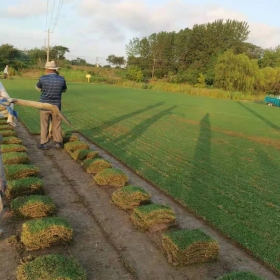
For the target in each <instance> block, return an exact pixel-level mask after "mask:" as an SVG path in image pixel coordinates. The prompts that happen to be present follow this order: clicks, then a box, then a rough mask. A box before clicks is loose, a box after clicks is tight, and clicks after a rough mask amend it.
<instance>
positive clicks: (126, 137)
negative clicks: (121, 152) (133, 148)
mask: <svg viewBox="0 0 280 280" xmlns="http://www.w3.org/2000/svg"><path fill="white" fill-rule="evenodd" d="M175 108H177V106H172V107H170V108H168V109H166V110H163V111H161V112H159V113H157V114H155V115H154V116H152V117H150V118H148V119H146V120H144V121H143V122H141V123H139V124H137V125H136V126H135V127H134V128H133V129H132V130H130V131H129V132H127V133H125V134H123V135H121V136H120V137H118V138H116V139H114V140H113V142H114V144H115V145H119V144H121V146H122V147H125V146H127V145H129V144H130V143H132V142H134V141H135V140H137V139H138V138H139V137H140V136H141V135H142V134H143V133H144V132H145V131H146V130H147V129H148V128H149V127H150V126H151V125H153V124H154V123H156V122H157V121H158V120H159V119H161V118H163V117H164V116H166V115H170V114H172V110H173V109H175Z"/></svg>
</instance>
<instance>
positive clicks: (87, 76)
mask: <svg viewBox="0 0 280 280" xmlns="http://www.w3.org/2000/svg"><path fill="white" fill-rule="evenodd" d="M86 78H87V81H88V83H89V79H90V78H91V75H90V74H86Z"/></svg>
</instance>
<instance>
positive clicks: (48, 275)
mask: <svg viewBox="0 0 280 280" xmlns="http://www.w3.org/2000/svg"><path fill="white" fill-rule="evenodd" d="M16 276H17V280H43V279H45V280H86V279H87V276H86V272H85V270H84V269H83V268H82V267H81V265H80V264H79V263H78V261H77V260H76V259H74V258H72V257H71V258H67V257H65V256H62V255H58V254H51V255H43V256H39V257H37V258H35V259H34V260H31V261H29V262H27V263H24V264H21V265H19V266H18V267H17V271H16Z"/></svg>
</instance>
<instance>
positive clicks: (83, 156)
mask: <svg viewBox="0 0 280 280" xmlns="http://www.w3.org/2000/svg"><path fill="white" fill-rule="evenodd" d="M64 150H65V151H66V152H67V153H69V154H70V156H71V157H72V158H73V159H74V160H76V161H78V162H80V164H81V166H82V167H83V169H84V170H85V171H86V172H87V173H90V174H94V180H95V182H96V183H97V184H98V185H100V186H112V187H123V186H125V184H126V183H127V182H128V180H129V178H128V176H127V175H126V174H125V173H124V172H123V171H122V170H120V169H117V168H113V167H112V164H111V163H110V162H108V161H107V160H105V159H102V158H100V157H99V155H98V152H96V151H93V150H91V149H90V147H89V144H87V143H85V142H84V141H80V140H79V139H77V138H74V137H73V138H72V140H69V142H67V143H65V145H64Z"/></svg>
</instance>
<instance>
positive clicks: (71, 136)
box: [63, 133, 79, 143]
mask: <svg viewBox="0 0 280 280" xmlns="http://www.w3.org/2000/svg"><path fill="white" fill-rule="evenodd" d="M75 141H79V137H78V136H77V135H75V134H71V133H70V134H68V133H67V134H65V135H64V136H63V143H68V142H75Z"/></svg>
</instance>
